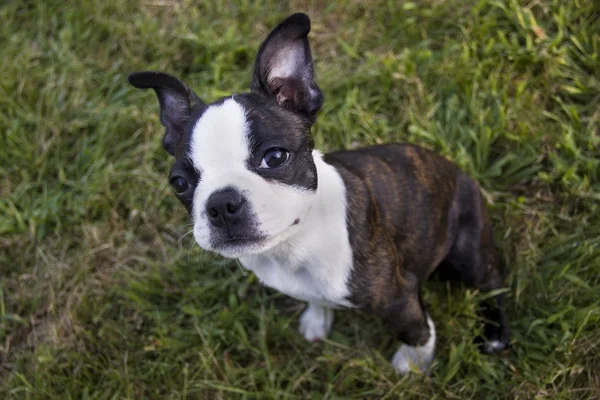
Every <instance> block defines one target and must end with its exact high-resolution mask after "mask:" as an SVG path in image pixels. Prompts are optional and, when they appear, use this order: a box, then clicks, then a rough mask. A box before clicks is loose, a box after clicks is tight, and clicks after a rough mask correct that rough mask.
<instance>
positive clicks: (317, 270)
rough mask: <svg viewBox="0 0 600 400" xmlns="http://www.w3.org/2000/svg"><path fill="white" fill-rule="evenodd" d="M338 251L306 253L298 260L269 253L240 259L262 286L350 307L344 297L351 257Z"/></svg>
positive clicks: (346, 289) (350, 267) (325, 302)
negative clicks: (333, 253)
mask: <svg viewBox="0 0 600 400" xmlns="http://www.w3.org/2000/svg"><path fill="white" fill-rule="evenodd" d="M342 253H344V252H343V251H342V252H340V253H338V256H339V257H333V259H332V258H331V257H324V259H323V258H319V257H307V258H306V259H304V260H302V261H297V260H293V257H283V258H280V257H269V256H264V255H258V256H251V257H245V258H242V259H240V261H241V263H242V264H243V265H244V267H246V268H248V269H249V270H251V271H252V272H254V273H255V274H256V276H257V277H258V278H259V280H260V281H261V282H262V283H263V284H264V285H266V286H269V287H271V288H273V289H276V290H278V291H280V292H281V293H284V294H286V295H288V296H290V297H293V298H295V299H297V300H302V301H307V302H311V303H317V304H320V305H323V306H327V307H332V308H337V307H353V305H352V303H350V301H349V300H348V296H349V295H350V289H349V287H348V282H349V274H350V271H351V269H352V260H351V257H347V254H342Z"/></svg>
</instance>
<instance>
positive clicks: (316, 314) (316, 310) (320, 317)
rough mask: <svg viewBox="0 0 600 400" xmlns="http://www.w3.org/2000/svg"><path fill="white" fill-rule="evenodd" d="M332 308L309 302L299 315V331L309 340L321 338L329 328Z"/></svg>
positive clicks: (331, 320)
mask: <svg viewBox="0 0 600 400" xmlns="http://www.w3.org/2000/svg"><path fill="white" fill-rule="evenodd" d="M332 324H333V310H332V309H331V308H327V307H323V306H319V305H317V304H312V303H310V304H309V305H308V308H307V309H306V310H305V311H304V312H303V313H302V315H301V316H300V333H301V334H302V336H304V338H305V339H306V340H308V341H310V342H316V341H319V340H323V339H325V338H326V337H327V334H328V333H329V331H330V330H331V325H332Z"/></svg>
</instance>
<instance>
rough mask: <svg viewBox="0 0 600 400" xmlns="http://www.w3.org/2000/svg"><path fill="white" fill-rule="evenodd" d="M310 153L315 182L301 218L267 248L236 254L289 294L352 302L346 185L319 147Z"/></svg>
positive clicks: (344, 303) (269, 283)
mask: <svg viewBox="0 0 600 400" xmlns="http://www.w3.org/2000/svg"><path fill="white" fill-rule="evenodd" d="M313 158H314V161H315V165H316V167H317V174H318V188H317V191H316V193H315V196H314V197H313V199H312V202H311V204H310V207H308V211H307V213H306V215H305V217H304V220H303V221H301V222H300V224H298V226H297V227H296V229H294V231H293V232H292V233H291V234H290V236H289V237H287V238H286V239H285V240H283V241H282V242H281V243H279V244H277V245H276V246H274V247H272V248H271V249H270V250H268V251H266V252H264V253H261V254H257V255H250V256H245V257H241V258H240V259H239V260H240V261H241V263H242V264H243V265H244V266H245V267H246V268H248V269H250V270H251V271H253V272H255V273H256V275H257V276H258V277H259V279H260V280H261V281H263V282H264V283H265V284H266V285H268V286H272V287H274V288H276V289H278V290H279V291H281V292H283V293H286V294H288V295H290V296H292V297H296V298H298V299H300V300H306V301H312V300H315V299H316V300H319V301H320V300H323V301H324V302H326V303H328V304H330V305H343V306H351V305H350V303H349V302H348V301H347V300H346V298H347V296H348V295H349V292H348V287H347V282H348V280H349V276H350V272H351V270H352V248H351V246H350V241H349V235H348V229H347V224H346V189H345V186H344V182H343V180H342V178H341V176H340V174H339V173H338V172H337V170H336V169H335V168H334V167H333V166H331V165H329V164H327V163H326V162H325V161H324V160H323V156H322V154H321V153H320V152H319V151H316V150H315V151H313ZM300 282H302V283H300Z"/></svg>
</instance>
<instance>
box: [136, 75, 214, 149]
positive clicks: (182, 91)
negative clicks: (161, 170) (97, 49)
mask: <svg viewBox="0 0 600 400" xmlns="http://www.w3.org/2000/svg"><path fill="white" fill-rule="evenodd" d="M128 79H129V83H131V84H132V85H133V86H135V87H136V88H138V89H149V88H151V89H154V91H155V92H156V96H157V97H158V102H159V103H160V122H161V123H162V124H163V126H164V127H165V128H166V132H165V135H164V137H163V141H162V142H163V147H164V148H165V150H166V151H167V153H169V154H170V155H172V156H175V155H176V154H177V152H178V147H179V144H180V143H181V139H182V138H183V135H184V132H185V128H186V126H187V123H188V121H189V119H190V115H191V112H192V109H193V108H194V107H196V106H198V105H201V106H205V105H204V103H203V102H202V100H200V99H199V98H198V96H196V94H195V93H194V92H193V91H192V90H191V89H189V88H188V87H187V86H185V85H184V84H183V82H181V81H180V80H179V79H177V78H175V77H174V76H171V75H169V74H165V73H162V72H134V73H133V74H131V75H129V78H128Z"/></svg>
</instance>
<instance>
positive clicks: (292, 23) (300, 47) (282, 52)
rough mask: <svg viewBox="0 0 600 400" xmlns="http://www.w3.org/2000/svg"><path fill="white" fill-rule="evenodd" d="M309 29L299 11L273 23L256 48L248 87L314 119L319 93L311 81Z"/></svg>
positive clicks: (307, 22) (311, 62) (321, 96)
mask: <svg viewBox="0 0 600 400" xmlns="http://www.w3.org/2000/svg"><path fill="white" fill-rule="evenodd" d="M309 32H310V19H309V18H308V16H307V15H306V14H302V13H297V14H293V15H291V16H290V17H288V18H287V19H285V20H284V21H283V22H281V23H280V24H279V25H277V27H276V28H275V29H273V31H271V33H270V34H269V36H267V38H266V39H265V41H264V42H263V44H262V45H261V46H260V49H259V50H258V55H257V57H256V62H255V64H254V76H253V79H252V86H251V89H252V91H254V92H260V93H263V94H266V95H267V96H271V97H274V98H275V99H276V100H277V102H278V103H279V104H280V105H282V106H283V107H285V108H287V109H289V110H291V111H294V112H296V113H298V114H301V115H303V116H305V117H308V118H309V119H310V120H311V121H314V119H315V117H316V114H317V112H318V111H319V109H320V108H321V105H322V104H323V94H322V93H321V90H320V89H319V87H318V86H317V84H316V83H315V81H314V70H313V61H312V55H311V51H310V46H309V44H308V37H307V36H308V33H309Z"/></svg>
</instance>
